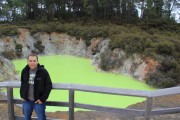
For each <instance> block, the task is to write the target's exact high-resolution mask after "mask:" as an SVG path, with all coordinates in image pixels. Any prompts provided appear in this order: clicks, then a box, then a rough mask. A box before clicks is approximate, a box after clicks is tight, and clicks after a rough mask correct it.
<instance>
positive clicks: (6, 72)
mask: <svg viewBox="0 0 180 120" xmlns="http://www.w3.org/2000/svg"><path fill="white" fill-rule="evenodd" d="M0 68H1V69H0V82H1V81H4V80H17V79H18V76H17V75H16V71H15V68H14V65H13V64H12V62H11V61H9V60H8V59H5V58H3V57H1V56H0Z"/></svg>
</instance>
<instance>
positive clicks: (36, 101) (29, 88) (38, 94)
mask: <svg viewBox="0 0 180 120" xmlns="http://www.w3.org/2000/svg"><path fill="white" fill-rule="evenodd" d="M51 89H52V82H51V78H50V76H49V73H48V71H47V70H46V69H45V68H44V66H43V65H40V64H39V63H38V56H37V55H36V54H30V55H29V56H28V58H27V65H26V66H25V67H24V69H23V70H22V72H21V87H20V96H21V99H22V101H23V113H24V120H31V115H32V111H33V110H34V111H35V112H36V114H37V117H38V120H46V115H45V109H46V106H45V102H46V100H47V98H48V96H49V94H50V92H51Z"/></svg>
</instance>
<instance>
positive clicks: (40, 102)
mask: <svg viewBox="0 0 180 120" xmlns="http://www.w3.org/2000/svg"><path fill="white" fill-rule="evenodd" d="M35 103H37V104H42V103H43V102H42V101H41V100H40V99H38V100H37V101H36V102H35Z"/></svg>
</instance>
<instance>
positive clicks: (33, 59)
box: [27, 56, 38, 70]
mask: <svg viewBox="0 0 180 120" xmlns="http://www.w3.org/2000/svg"><path fill="white" fill-rule="evenodd" d="M27 63H28V65H29V67H30V69H31V70H34V69H36V68H37V64H38V60H37V58H36V56H29V58H28V60H27Z"/></svg>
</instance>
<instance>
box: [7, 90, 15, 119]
mask: <svg viewBox="0 0 180 120" xmlns="http://www.w3.org/2000/svg"><path fill="white" fill-rule="evenodd" d="M7 103H8V117H9V120H14V103H13V88H11V87H7Z"/></svg>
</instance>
